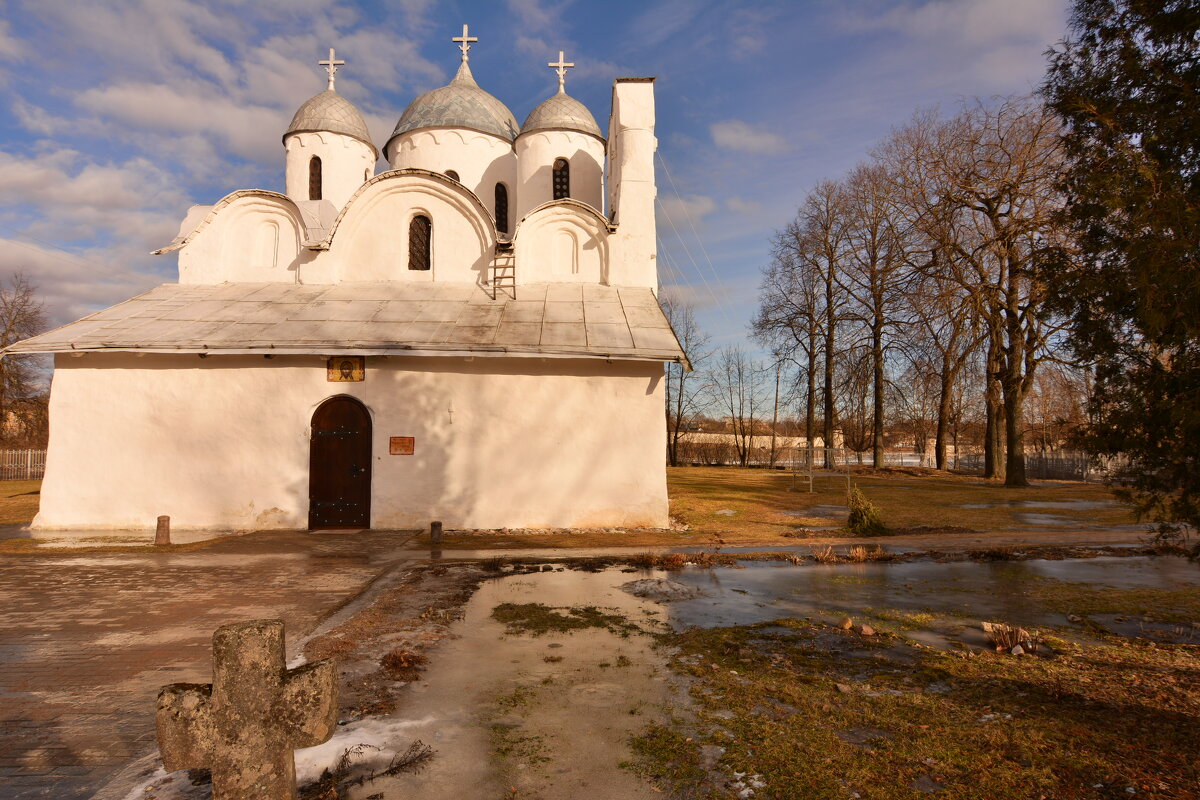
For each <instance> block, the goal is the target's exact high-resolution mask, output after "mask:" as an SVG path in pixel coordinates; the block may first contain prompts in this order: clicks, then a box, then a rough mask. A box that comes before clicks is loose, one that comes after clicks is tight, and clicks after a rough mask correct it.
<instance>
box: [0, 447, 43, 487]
mask: <svg viewBox="0 0 1200 800" xmlns="http://www.w3.org/2000/svg"><path fill="white" fill-rule="evenodd" d="M45 473H46V451H45V450H0V481H31V480H37V479H39V478H41V477H42V476H43V475H44V474H45Z"/></svg>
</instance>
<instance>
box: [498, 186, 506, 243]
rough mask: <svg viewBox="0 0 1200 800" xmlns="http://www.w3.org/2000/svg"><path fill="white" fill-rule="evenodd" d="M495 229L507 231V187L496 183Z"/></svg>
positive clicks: (502, 231)
mask: <svg viewBox="0 0 1200 800" xmlns="http://www.w3.org/2000/svg"><path fill="white" fill-rule="evenodd" d="M496 230H498V231H500V232H501V233H508V187H507V186H505V185H504V184H503V183H497V184H496Z"/></svg>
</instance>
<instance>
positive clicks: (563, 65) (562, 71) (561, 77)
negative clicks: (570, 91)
mask: <svg viewBox="0 0 1200 800" xmlns="http://www.w3.org/2000/svg"><path fill="white" fill-rule="evenodd" d="M546 66H547V67H554V68H555V70H554V71H555V72H557V73H558V90H559V91H560V92H565V91H566V87H565V85H564V84H565V82H566V77H567V70H568V69H570V68H571V67H574V66H575V62H574V61H566V60H564V58H563V51H562V50H559V51H558V61H551V62H550V63H549V64H547V65H546Z"/></svg>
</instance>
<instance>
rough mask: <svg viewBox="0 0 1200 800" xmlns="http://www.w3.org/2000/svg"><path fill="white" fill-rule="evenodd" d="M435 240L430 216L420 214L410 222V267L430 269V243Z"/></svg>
mask: <svg viewBox="0 0 1200 800" xmlns="http://www.w3.org/2000/svg"><path fill="white" fill-rule="evenodd" d="M432 240H433V223H432V222H431V221H430V220H429V217H426V216H424V215H419V216H416V217H413V220H412V222H410V223H408V268H409V269H419V270H428V269H429V265H430V258H429V256H430V243H431V241H432Z"/></svg>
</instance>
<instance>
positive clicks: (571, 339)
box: [8, 26, 686, 530]
mask: <svg viewBox="0 0 1200 800" xmlns="http://www.w3.org/2000/svg"><path fill="white" fill-rule="evenodd" d="M454 41H455V42H457V43H458V44H459V47H460V49H461V51H462V64H461V66H459V68H458V73H457V74H456V75H455V77H454V80H452V81H451V82H450V83H449V84H448V85H447V86H443V87H441V88H439V89H434V90H433V91H430V92H427V93H425V94H423V95H421V96H420V97H418V98H416V99H415V100H413V102H412V103H411V104H410V105H409V106H408V108H407V109H405V110H404V113H403V114H401V116H400V120H399V122H398V123H397V125H396V129H395V131H394V132H393V134H392V136H391V138H389V139H388V140H387V142H385V143H384V145H383V152H382V156H383V158H384V159H385V160H386V162H387V166H388V169H387V170H386V171H384V172H378V173H377V172H376V164H377V161H378V159H379V151H378V150H377V149H376V143H375V142H373V141H372V139H371V136H370V134H369V133H368V130H367V127H366V125H365V124H364V122H363V118H362V115H361V114H360V113H359V111H358V110H357V109H356V108H355V107H354V106H353V105H352V104H351V103H350V102H348V101H347V100H346V99H344V98H343V97H342V96H341V95H339V94H338V93H337V90H336V88H335V73H336V72H337V69H338V67H339V66H340V65H342V64H343V63H344V62H342V61H339V60H336V59H335V57H334V56H335V54H334V52H333V51H332V50H331V51H330V53H329V58H328V59H326V60H324V61H322V62H321V64H322V65H323V66H325V67H326V69H327V72H328V80H329V83H328V88H327V89H326V90H325V91H323V92H321V93H320V94H318V95H316V96H315V97H313V98H312V99H310V100H309V101H308V102H306V103H304V105H302V106H301V107H300V109H299V110H298V111H297V112H296V114H295V117H294V118H293V119H292V122H291V125H290V126H288V128H287V130H286V131H285V132H284V134H283V149H284V160H285V173H286V182H285V185H286V192H285V193H284V194H279V193H277V192H271V191H263V190H258V189H251V190H243V191H235V192H233V193H231V194H229V195H227V196H226V197H224V198H222V199H221V200H220V201H219V202H217V203H216V204H214V205H209V206H194V207H192V208H191V209H190V210H189V212H188V214H187V216H186V218H185V219H184V221H183V223H182V225H181V226H180V231H179V235H178V236H177V237H176V239H175V240H174V241H173V242H171V243H170V244H169V245H168V246H166V247H164V248H162V249H161V250H158V251H156V252H157V253H161V254H166V253H176V254H177V256H178V263H179V281H178V283H169V284H165V285H162V286H159V287H158V288H156V289H153V290H151V291H149V292H146V293H145V294H142V295H139V296H137V297H134V298H133V299H131V300H128V301H126V302H124V303H121V304H119V305H117V306H114V307H112V308H109V309H106V310H104V311H101V312H99V313H96V314H92V315H90V316H88V317H85V318H84V319H81V320H79V321H78V322H74V323H72V324H70V325H67V326H64V327H62V328H59V329H57V330H54V331H51V332H49V333H46V334H43V335H41V336H37V337H35V338H32V339H29V340H26V341H24V342H21V343H19V344H17V345H15V346H13V347H11V348H10V349H9V350H8V352H11V353H53V354H54V378H53V384H52V388H51V395H50V444H49V453H48V456H47V463H46V475H45V479H44V481H43V484H42V490H41V510H40V513H39V514H38V515H37V518H36V519H35V520H34V523H33V524H34V526H35V527H36V528H41V529H64V530H70V529H75V530H84V529H102V528H121V529H143V528H152V527H153V526H154V524H155V520H156V518H157V517H158V516H159V515H169V516H170V517H171V524H172V526H173V527H176V528H184V529H211V530H262V529H306V528H307V529H338V528H341V529H356V528H357V529H362V528H378V529H412V528H421V527H425V526H428V525H429V523H430V522H431V521H434V520H440V521H442V522H443V524H444V525H445V526H446V527H447V528H450V529H454V528H458V529H463V528H485V529H498V528H547V527H555V528H579V527H591V526H647V527H665V526H666V525H667V494H666V470H665V466H664V449H665V435H666V434H665V429H664V416H663V392H664V385H663V384H664V380H663V363H664V362H666V361H679V362H682V363H686V357H685V355H684V353H683V352H682V351H681V349H680V346H679V343H678V341H677V340H676V337H675V335H674V333H673V332H672V330H671V327H670V325H669V324H668V322H667V320H666V319H665V317H664V316H663V313H662V311H661V310H660V308H659V305H658V301H657V297H656V293H657V291H658V272H657V267H656V263H655V256H656V248H655V215H654V201H655V193H656V190H655V180H654V152H655V148H656V139H655V136H654V83H653V79H652V78H619V79H617V80H616V81H615V82H614V83H613V90H612V112H611V115H610V117H609V124H608V135H607V138H606V137H605V133H604V131H602V130H601V129H600V126H599V125H597V123H596V120H595V118H594V117H593V116H592V114H591V113H590V112H589V111H588V109H587V108H586V107H584V105H583V104H582V103H580V102H579V101H577V100H575V99H574V98H572V97H571V96H570V95H568V94H567V93H566V91H565V88H564V75H565V72H566V69H567V68H569V67H571V66H573V64H570V63H567V62H566V61H565V60H564V59H563V55H562V53H560V54H559V59H558V61H557V62H556V63H552V64H550V66H551V67H555V68H556V70H557V72H558V91H557V93H556V94H554V95H552V96H551V97H549V98H548V99H547V100H545V101H544V102H542V103H541V104H540V105H538V106H537V107H536V108H534V109H533V111H532V112H530V114H529V116H528V117H527V118H526V119H525V123H524V124H523V125H520V126H518V125H517V121H516V119H515V118H514V117H513V115H512V113H511V112H510V111H509V110H508V108H507V107H505V105H504V104H503V103H502V102H500V101H499V100H498V99H496V98H495V97H493V96H492V95H490V94H488V93H487V92H486V91H484V90H483V89H482V88H480V86H479V85H478V84H477V83H476V81H475V78H474V76H473V75H472V74H471V70H470V67H469V65H468V52H469V51H470V49H471V43H472V42H475V41H477V39H476V38H475V37H472V36H469V35H468V30H467V28H466V26H464V27H463V33H462V36H458V37H455V38H454Z"/></svg>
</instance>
